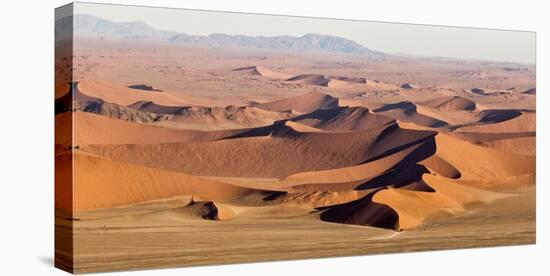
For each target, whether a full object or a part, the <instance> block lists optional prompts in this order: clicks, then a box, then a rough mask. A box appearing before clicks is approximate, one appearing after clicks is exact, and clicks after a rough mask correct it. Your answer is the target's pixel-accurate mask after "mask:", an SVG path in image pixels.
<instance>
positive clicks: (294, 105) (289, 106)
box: [255, 91, 338, 113]
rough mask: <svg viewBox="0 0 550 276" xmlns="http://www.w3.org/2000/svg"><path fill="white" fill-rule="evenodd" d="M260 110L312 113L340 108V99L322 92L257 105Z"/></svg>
mask: <svg viewBox="0 0 550 276" xmlns="http://www.w3.org/2000/svg"><path fill="white" fill-rule="evenodd" d="M255 106H256V107H258V108H261V109H265V110H270V111H279V112H282V111H291V110H295V111H299V112H304V113H310V112H313V111H315V110H318V109H332V108H337V107H338V98H334V97H332V96H330V95H327V94H323V93H320V92H315V91H313V92H309V93H307V94H303V95H300V96H296V97H294V98H288V99H282V100H278V101H273V102H267V103H260V104H257V105H255Z"/></svg>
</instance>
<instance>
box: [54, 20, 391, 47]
mask: <svg viewBox="0 0 550 276" xmlns="http://www.w3.org/2000/svg"><path fill="white" fill-rule="evenodd" d="M71 29H72V31H73V32H74V33H76V34H78V35H86V36H112V37H119V38H141V39H154V40H165V41H169V42H171V43H179V44H185V45H193V46H202V47H215V48H225V47H232V48H259V49H272V50H287V51H297V52H325V53H341V54H355V55H363V56H370V57H382V56H384V55H385V54H384V53H381V52H377V51H373V50H370V49H368V48H366V47H364V46H362V45H361V44H359V43H357V42H355V41H353V40H349V39H345V38H342V37H337V36H331V35H322V34H314V33H309V34H305V35H303V36H299V37H297V36H287V35H285V36H247V35H229V34H220V33H214V34H210V35H188V34H185V33H177V32H173V31H164V30H159V29H156V28H153V27H151V26H149V25H147V24H146V23H144V22H142V21H133V22H112V21H109V20H105V19H101V18H99V17H96V16H92V15H87V14H77V15H74V16H68V17H63V18H60V19H58V20H57V21H56V30H55V34H56V37H63V36H65V35H67V34H70V33H71Z"/></svg>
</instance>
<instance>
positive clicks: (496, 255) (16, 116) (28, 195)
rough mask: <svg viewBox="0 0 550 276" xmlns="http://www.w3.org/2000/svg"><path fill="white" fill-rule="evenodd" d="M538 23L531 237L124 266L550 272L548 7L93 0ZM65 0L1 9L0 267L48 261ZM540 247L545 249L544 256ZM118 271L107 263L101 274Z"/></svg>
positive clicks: (527, 26) (7, 271)
mask: <svg viewBox="0 0 550 276" xmlns="http://www.w3.org/2000/svg"><path fill="white" fill-rule="evenodd" d="M96 2H110V3H122V4H137V5H149V6H150V5H155V6H165V7H182V8H195V9H208V10H226V11H242V12H256V13H270V14H288V15H303V16H316V17H332V18H347V19H364V20H376V21H393V22H411V23H424V24H438V25H456V26H471V27H484V28H497V29H516V30H530V31H536V32H537V49H538V52H537V55H538V56H537V77H538V78H537V91H538V95H537V116H538V122H537V124H538V127H537V141H538V143H537V159H538V160H537V161H538V166H537V172H538V175H537V205H538V206H537V245H535V246H515V247H501V248H488V249H470V250H451V251H437V252H425V253H409V254H392V255H380V256H365V257H351V258H332V259H315V260H306V261H291V262H271V263H256V264H245V265H226V266H208V267H196V268H183V269H165V270H149V271H141V272H132V274H131V275H181V274H183V273H185V274H186V275H203V276H204V275H216V274H221V273H223V274H224V275H280V274H281V273H284V274H288V275H294V274H296V275H312V274H315V275H335V274H338V275H352V274H353V275H355V274H363V275H368V274H370V275H376V274H384V275H397V274H407V275H417V274H422V275H438V276H440V275H462V276H463V275H543V274H545V275H548V273H549V272H550V270H549V265H548V259H550V257H549V256H550V252H549V245H548V243H549V241H548V231H549V230H548V227H546V226H547V223H548V204H547V203H546V202H545V201H544V200H542V199H543V198H547V197H548V196H549V195H548V191H549V189H548V188H547V187H545V185H547V184H548V183H547V181H548V179H549V177H548V176H549V175H548V167H546V170H545V168H544V167H543V164H548V161H549V160H548V159H549V158H548V157H549V155H548V154H549V150H548V149H549V145H548V142H547V143H545V141H550V140H549V139H548V138H549V135H548V120H550V117H549V116H548V115H549V110H548V107H547V106H548V104H549V101H548V97H549V95H547V91H546V90H547V88H548V87H550V84H549V79H550V76H549V74H550V73H549V71H548V70H549V68H548V67H549V66H550V65H549V64H550V61H549V56H550V54H549V51H550V44H549V43H550V42H549V41H550V30H549V27H548V26H550V19H548V18H549V17H550V14H549V11H550V8H548V7H545V4H544V3H545V2H546V1H528V0H523V1H517V0H516V1H481V0H475V1H470V0H455V1H438V0H433V1H422V0H415V1H407V0H402V1H390V0H375V1H366V0H362V1H351V0H332V1H324V2H323V1H321V0H317V1H299V0H271V1H259V0H256V1H253V0H250V1H245V0H229V1H227V0H226V1H223V0H220V1H214V0H202V1H201V0H188V1H175V0H174V1H162V0H155V1H151V0H149V1H145V0H142V1H96ZM66 3H67V2H66V1H57V0H51V1H47V0H44V1H22V0H6V1H3V2H2V4H3V5H2V7H1V9H0V12H1V15H0V20H1V24H0V28H1V32H0V69H1V74H0V115H1V116H0V163H1V164H0V254H1V256H0V275H62V274H64V273H65V272H61V271H59V270H56V269H54V268H53V266H52V265H53V247H54V245H53V224H54V220H53V194H54V193H53V191H54V189H53V187H54V186H53V185H54V184H53V124H54V121H53V114H54V112H53V69H54V63H53V56H54V47H53V45H54V43H53V38H54V37H53V34H54V32H53V30H54V28H53V23H54V8H55V7H57V6H60V5H63V4H66ZM545 255H546V256H545ZM123 274H124V275H126V274H129V273H128V272H126V273H110V274H109V275H123Z"/></svg>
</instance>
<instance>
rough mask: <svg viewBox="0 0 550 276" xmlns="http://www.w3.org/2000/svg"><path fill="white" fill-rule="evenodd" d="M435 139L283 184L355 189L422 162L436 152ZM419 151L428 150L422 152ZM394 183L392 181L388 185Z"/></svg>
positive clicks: (311, 188) (296, 188)
mask: <svg viewBox="0 0 550 276" xmlns="http://www.w3.org/2000/svg"><path fill="white" fill-rule="evenodd" d="M431 141H432V140H428V141H419V142H418V143H415V144H414V143H413V144H412V145H410V146H408V147H405V148H403V149H402V150H399V151H397V152H395V153H391V154H389V155H388V156H384V157H382V158H379V159H375V160H372V161H370V162H366V163H364V164H360V165H357V166H350V167H345V168H339V169H332V170H322V171H311V172H301V173H297V174H293V175H289V176H287V177H285V178H284V179H282V180H281V182H280V184H279V185H281V186H283V187H290V188H291V189H292V190H293V191H310V192H311V191H339V190H353V189H356V188H357V187H358V186H360V185H362V184H365V183H368V181H369V180H372V179H374V178H375V177H377V176H380V175H382V174H384V173H386V172H388V171H390V170H392V169H396V168H397V167H398V166H399V167H406V166H410V165H412V164H414V163H416V162H419V161H422V160H423V158H426V155H428V156H429V155H430V154H433V152H435V147H434V146H432V145H433V143H430V142H431ZM419 151H424V153H423V154H420V152H419ZM392 184H393V183H391V182H388V183H387V185H392Z"/></svg>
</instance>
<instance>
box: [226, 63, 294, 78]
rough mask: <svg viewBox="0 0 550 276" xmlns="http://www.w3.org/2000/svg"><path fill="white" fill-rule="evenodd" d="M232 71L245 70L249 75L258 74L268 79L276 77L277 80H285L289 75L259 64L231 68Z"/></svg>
mask: <svg viewBox="0 0 550 276" xmlns="http://www.w3.org/2000/svg"><path fill="white" fill-rule="evenodd" d="M233 71H239V72H245V73H248V74H251V75H258V76H262V77H266V78H269V79H277V80H286V79H288V78H289V77H290V75H289V74H285V73H281V72H277V71H273V70H271V69H269V68H266V67H264V66H259V65H255V66H249V67H241V68H237V69H233Z"/></svg>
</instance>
